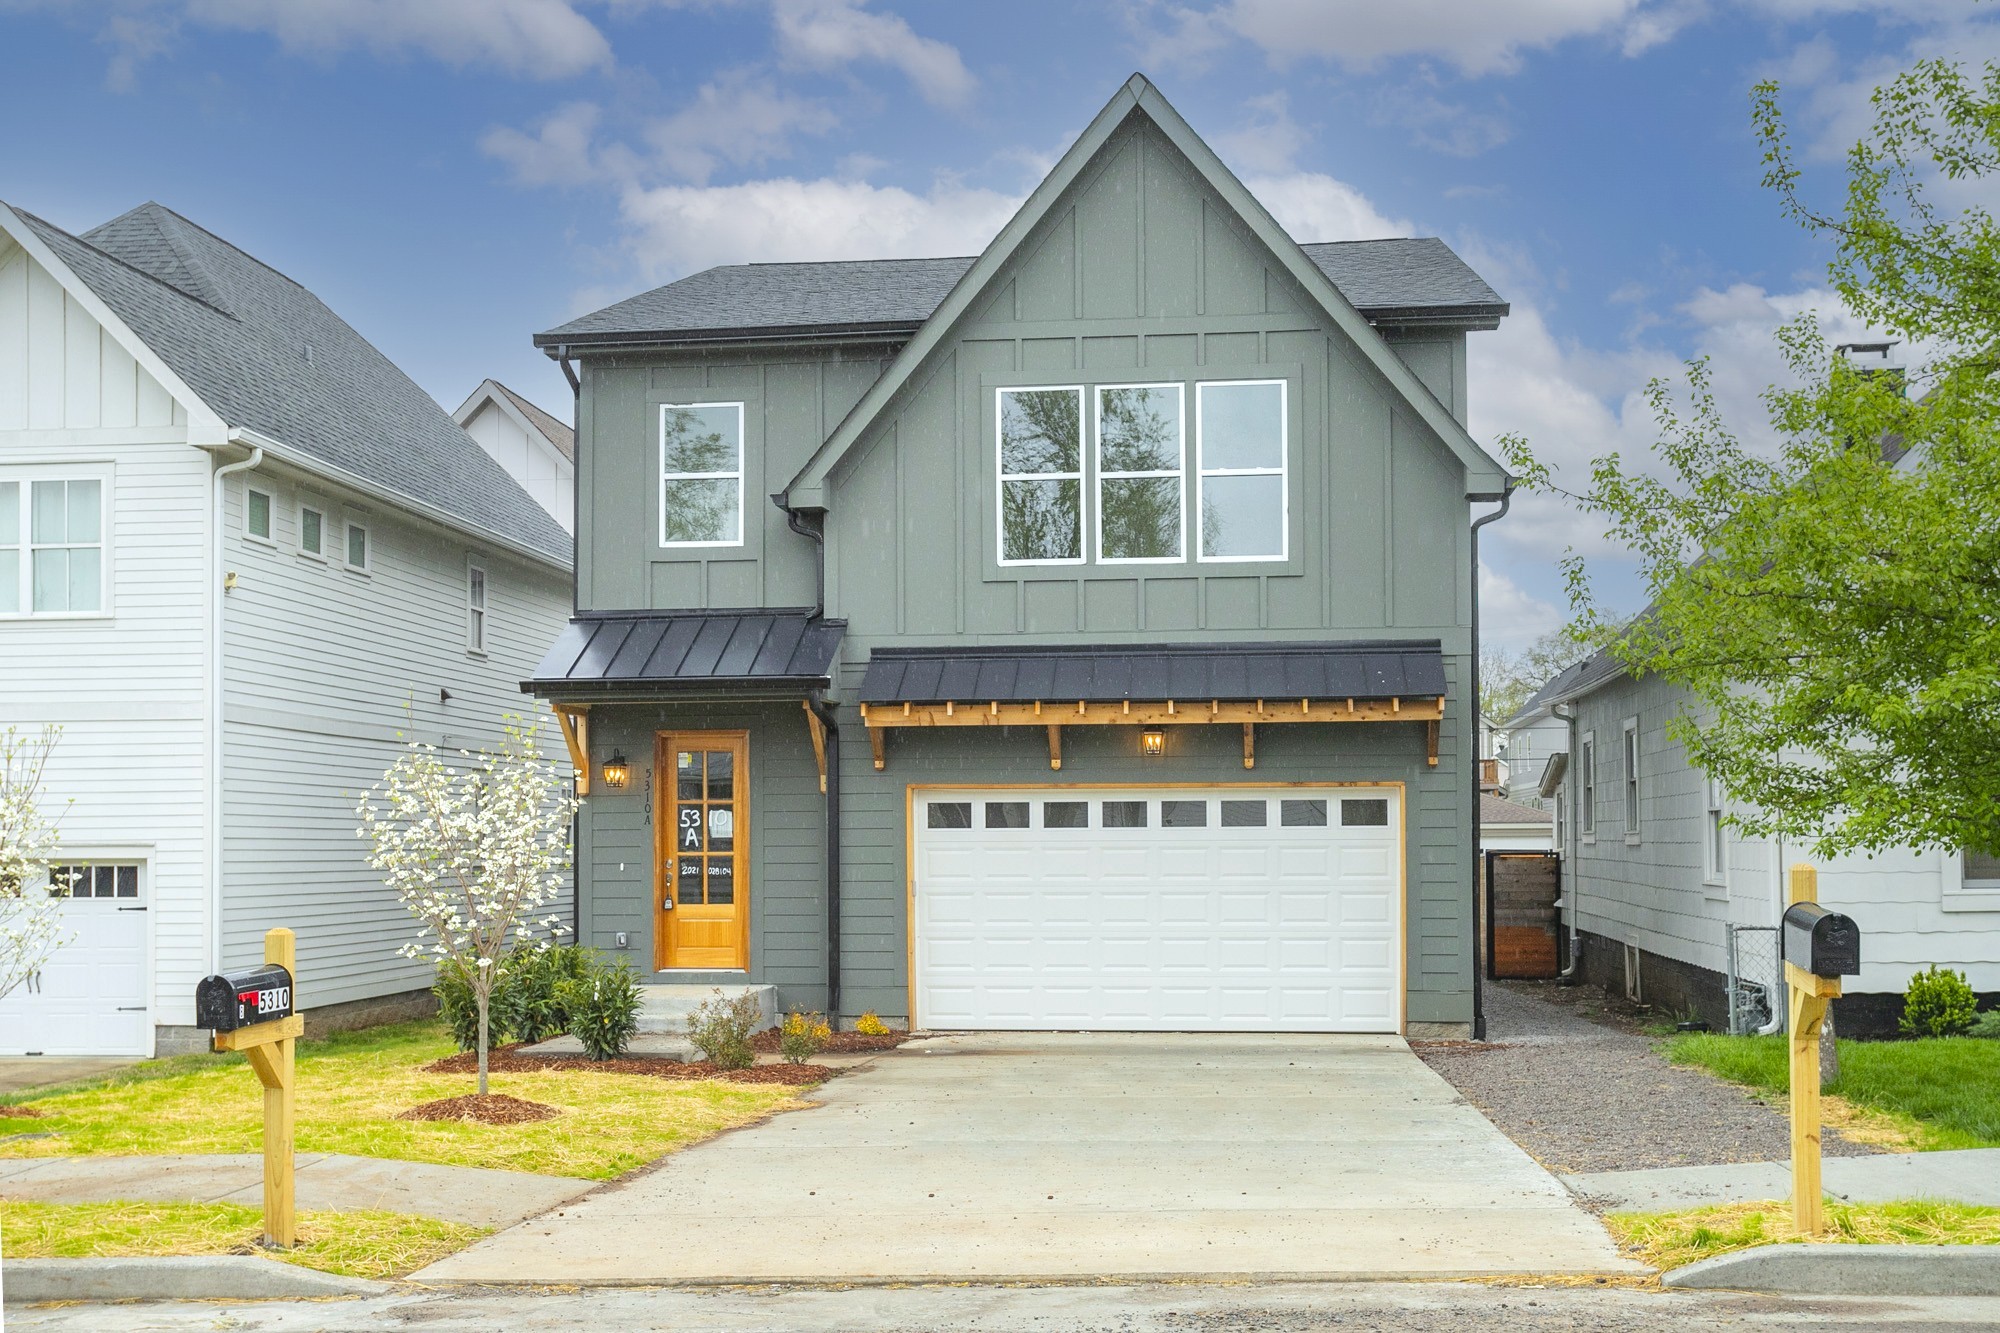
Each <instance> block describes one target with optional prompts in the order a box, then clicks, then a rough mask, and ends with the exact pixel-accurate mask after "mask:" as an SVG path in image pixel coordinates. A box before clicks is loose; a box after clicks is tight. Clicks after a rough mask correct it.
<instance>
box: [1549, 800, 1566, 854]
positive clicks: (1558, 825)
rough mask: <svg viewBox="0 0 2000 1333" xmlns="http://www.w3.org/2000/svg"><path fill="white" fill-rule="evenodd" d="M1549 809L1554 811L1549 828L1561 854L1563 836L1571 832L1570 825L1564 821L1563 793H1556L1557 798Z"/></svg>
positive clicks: (1552, 801) (1550, 804) (1551, 802)
mask: <svg viewBox="0 0 2000 1333" xmlns="http://www.w3.org/2000/svg"><path fill="white" fill-rule="evenodd" d="M1549 808H1550V810H1551V811H1552V816H1551V822H1550V825H1549V828H1550V831H1551V832H1552V833H1554V834H1555V844H1556V851H1558V852H1561V851H1562V850H1563V845H1564V844H1563V835H1564V834H1565V833H1567V832H1569V825H1568V824H1567V823H1566V822H1565V821H1564V819H1563V794H1562V792H1561V791H1557V792H1556V794H1555V797H1554V798H1553V799H1552V800H1551V801H1550V803H1549Z"/></svg>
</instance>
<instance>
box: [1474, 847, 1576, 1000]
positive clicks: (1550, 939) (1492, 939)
mask: <svg viewBox="0 0 2000 1333" xmlns="http://www.w3.org/2000/svg"><path fill="white" fill-rule="evenodd" d="M1561 895H1562V857H1561V856H1559V855H1558V854H1557V853H1555V852H1488V853H1486V894H1485V897H1486V903H1485V907H1486V975H1487V976H1488V977H1490V978H1492V979H1494V980H1496V981H1499V980H1506V979H1510V978H1513V979H1522V980H1546V979H1547V978H1549V977H1553V976H1555V975H1556V973H1557V972H1558V971H1559V970H1560V969H1561V960H1560V957H1559V953H1558V949H1559V945H1560V940H1561V935H1562V920H1561V913H1560V911H1559V910H1558V909H1557V907H1556V901H1557V899H1558V898H1559V897H1561Z"/></svg>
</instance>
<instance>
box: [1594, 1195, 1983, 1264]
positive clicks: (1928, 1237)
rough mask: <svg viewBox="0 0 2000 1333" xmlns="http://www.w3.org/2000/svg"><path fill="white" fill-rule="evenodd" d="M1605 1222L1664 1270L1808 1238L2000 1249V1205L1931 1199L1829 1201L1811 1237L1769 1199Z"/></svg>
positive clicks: (1787, 1208)
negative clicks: (1820, 1227) (1819, 1230)
mask: <svg viewBox="0 0 2000 1333" xmlns="http://www.w3.org/2000/svg"><path fill="white" fill-rule="evenodd" d="M1604 1221H1605V1224H1606V1225H1607V1226H1609V1227H1610V1228H1611V1234H1612V1235H1613V1236H1615V1237H1616V1238H1617V1240H1618V1243H1619V1244H1620V1245H1622V1246H1624V1247H1625V1248H1626V1250H1627V1251H1628V1252H1630V1253H1631V1255H1632V1256H1633V1257H1634V1258H1635V1259H1639V1260H1641V1261H1643V1262H1645V1263H1648V1264H1651V1265H1653V1266H1654V1267H1655V1268H1662V1269H1665V1268H1679V1267H1681V1266H1683V1265H1685V1264H1691V1263H1695V1262H1697V1261H1699V1260H1702V1259H1712V1258H1714V1257H1715V1256H1716V1255H1718V1254H1727V1253H1729V1252H1730V1251H1731V1250H1744V1249H1749V1248H1751V1247H1752V1246H1756V1245H1775V1244H1783V1243H1786V1242H1792V1241H1804V1240H1807V1239H1811V1240H1814V1241H1819V1242H1823V1243H1824V1242H1832V1243H1836V1244H1847V1245H2000V1208H1976V1207H1972V1206H1970V1205H1967V1204H1955V1203H1936V1202H1932V1201H1929V1200H1912V1201H1909V1202H1904V1203H1868V1204H1863V1203H1857V1204H1845V1203H1829V1204H1828V1205H1827V1206H1826V1233H1825V1234H1824V1235H1819V1236H1813V1237H1805V1236H1801V1235H1800V1234H1799V1233H1798V1232H1797V1231H1795V1230H1793V1229H1792V1206H1791V1204H1789V1203H1780V1202H1776V1201H1770V1200H1766V1201H1762V1202H1758V1203H1732V1204H1724V1205H1719V1206H1717V1207H1713V1208H1693V1209H1688V1210H1687V1211H1684V1212H1675V1213H1612V1214H1610V1215H1609V1216H1607V1217H1606V1218H1605V1219H1604ZM1996 1262H2000V1260H1996Z"/></svg>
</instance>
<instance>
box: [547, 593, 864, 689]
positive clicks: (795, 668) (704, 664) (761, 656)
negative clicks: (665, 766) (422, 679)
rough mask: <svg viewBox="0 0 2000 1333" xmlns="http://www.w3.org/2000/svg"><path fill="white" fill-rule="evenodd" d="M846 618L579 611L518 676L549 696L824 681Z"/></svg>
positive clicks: (802, 613) (787, 613) (789, 613)
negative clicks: (525, 674)
mask: <svg viewBox="0 0 2000 1333" xmlns="http://www.w3.org/2000/svg"><path fill="white" fill-rule="evenodd" d="M846 630H847V622H846V621H844V620H825V619H822V618H820V617H818V616H815V615H814V614H813V613H812V612H811V611H809V610H796V611H794V610H784V611H677V612H671V613H667V614H661V613H658V612H641V613H638V614H624V613H612V614H606V615H595V616H579V617H577V618H576V619H574V620H572V621H570V622H569V627H568V628H566V629H565V630H563V632H562V636H561V637H560V638H558V639H557V640H556V642H555V646H554V647H552V648H550V649H549V651H548V653H547V655H546V656H544V657H543V658H542V661H541V665H540V666H537V667H536V668H535V675H534V679H532V680H528V681H523V682H522V684H521V689H522V691H523V692H525V693H530V694H540V695H546V696H554V697H568V696H573V695H578V694H586V695H587V694H593V693H603V692H606V691H614V690H615V691H625V692H637V693H645V692H649V691H672V690H676V689H679V690H686V689H700V688H704V687H735V688H741V687H745V686H758V685H768V686H825V685H828V684H830V683H831V680H830V678H829V676H828V674H827V673H828V671H829V670H830V669H831V667H832V665H833V659H834V655H835V654H836V653H838V652H839V651H840V640H841V636H842V635H843V634H844V633H846Z"/></svg>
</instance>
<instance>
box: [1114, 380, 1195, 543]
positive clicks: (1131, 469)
mask: <svg viewBox="0 0 2000 1333" xmlns="http://www.w3.org/2000/svg"><path fill="white" fill-rule="evenodd" d="M1182 401H1183V391H1182V387H1181V386H1180V385H1178V384H1120V385H1105V386H1103V387H1100V388H1099V389H1098V391H1097V558H1098V559H1099V560H1101V561H1104V562H1106V563H1117V564H1126V563H1141V562H1147V563H1151V562H1166V561H1177V560H1180V559H1181V558H1182V556H1183V554H1184V552H1185V549H1186V538H1185V530H1186V525H1185V523H1184V522H1183V520H1182V507H1183V504H1184V498H1185V493H1186V481H1185V473H1184V471H1183V467H1182V459H1183V458H1184V457H1185V452H1184V448H1183V436H1184V430H1183V426H1182Z"/></svg>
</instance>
